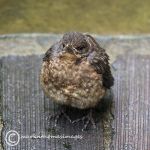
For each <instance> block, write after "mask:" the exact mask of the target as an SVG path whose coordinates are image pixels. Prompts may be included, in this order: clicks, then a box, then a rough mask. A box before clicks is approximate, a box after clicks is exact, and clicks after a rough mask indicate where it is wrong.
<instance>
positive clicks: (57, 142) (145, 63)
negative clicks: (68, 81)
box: [0, 55, 150, 150]
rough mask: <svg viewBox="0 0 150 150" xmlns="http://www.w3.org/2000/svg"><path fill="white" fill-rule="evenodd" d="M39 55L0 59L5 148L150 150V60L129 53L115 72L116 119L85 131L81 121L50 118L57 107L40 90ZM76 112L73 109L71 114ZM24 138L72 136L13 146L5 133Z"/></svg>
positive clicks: (27, 140) (118, 60) (119, 62)
mask: <svg viewBox="0 0 150 150" xmlns="http://www.w3.org/2000/svg"><path fill="white" fill-rule="evenodd" d="M41 58H42V57H41V56H37V55H34V56H24V57H19V56H18V57H17V56H8V57H3V58H1V59H0V63H1V68H0V78H1V85H2V91H1V94H2V99H3V112H2V113H3V124H4V128H3V132H2V143H3V147H4V148H5V149H6V150H9V149H10V150H32V149H36V150H103V149H108V150H109V149H110V150H149V149H150V140H149V139H150V107H149V106H150V92H149V91H150V56H140V55H125V56H120V57H118V58H117V60H116V62H115V63H114V64H113V67H114V68H115V71H114V73H113V74H114V77H115V85H114V87H113V93H114V94H113V95H114V109H113V110H114V118H115V119H114V120H113V122H112V117H111V115H110V113H107V114H106V115H105V117H104V118H103V119H102V118H100V121H99V123H97V129H95V130H93V129H92V128H90V129H89V130H87V131H81V128H82V127H83V124H82V122H81V123H77V124H75V125H72V124H71V123H69V122H68V121H66V120H65V119H64V118H61V119H60V120H59V122H58V125H57V126H56V127H55V126H54V121H53V120H51V121H49V120H48V119H47V117H48V116H49V114H52V113H55V112H57V110H58V109H59V107H58V106H57V105H56V104H53V103H52V102H51V101H50V100H49V99H48V98H47V97H45V96H44V94H43V91H42V89H41V88H40V86H39V70H40V65H41V60H42V59H41ZM70 114H71V115H76V114H74V112H73V111H71V113H70ZM10 130H16V131H17V132H18V133H19V135H20V136H33V135H34V136H42V135H43V136H44V135H45V136H50V135H53V136H55V135H56V136H58V135H59V136H71V135H79V136H80V137H82V139H71V138H66V139H65V138H61V139H57V138H51V139H48V138H30V139H29V138H28V139H25V138H23V137H22V138H21V139H20V142H19V143H18V145H17V146H13V147H11V146H9V145H8V144H7V143H6V141H5V137H6V133H7V132H8V131H10Z"/></svg>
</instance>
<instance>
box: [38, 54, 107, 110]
mask: <svg viewBox="0 0 150 150" xmlns="http://www.w3.org/2000/svg"><path fill="white" fill-rule="evenodd" d="M73 59H74V58H73V57H70V59H64V58H63V57H62V58H60V59H58V58H56V59H53V60H48V61H44V62H43V65H42V69H41V75H40V81H41V85H42V87H43V89H44V91H45V92H46V93H47V95H48V96H49V97H51V99H52V100H54V101H55V102H58V103H61V104H66V105H70V106H72V107H77V108H80V109H84V108H89V107H94V106H95V105H96V104H97V103H98V101H99V100H100V99H101V98H102V97H103V96H104V94H105V91H106V89H105V88H104V87H103V81H102V75H101V74H98V73H97V72H96V71H95V69H94V68H93V67H92V65H91V64H90V63H89V62H88V61H87V60H83V61H81V62H80V63H79V64H75V63H74V62H75V61H73Z"/></svg>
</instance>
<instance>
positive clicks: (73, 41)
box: [61, 32, 91, 58]
mask: <svg viewBox="0 0 150 150" xmlns="http://www.w3.org/2000/svg"><path fill="white" fill-rule="evenodd" d="M61 45H62V46H61V50H62V51H61V52H62V55H66V54H69V55H72V56H75V57H77V58H83V57H87V56H88V55H89V53H90V51H91V45H90V43H89V41H88V38H87V36H86V35H84V34H82V33H79V32H68V33H65V34H64V36H63V37H62V40H61Z"/></svg>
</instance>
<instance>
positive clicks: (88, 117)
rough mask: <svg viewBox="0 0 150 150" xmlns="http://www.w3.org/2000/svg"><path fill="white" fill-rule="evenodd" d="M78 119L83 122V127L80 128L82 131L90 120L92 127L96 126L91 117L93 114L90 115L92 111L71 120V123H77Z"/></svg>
mask: <svg viewBox="0 0 150 150" xmlns="http://www.w3.org/2000/svg"><path fill="white" fill-rule="evenodd" d="M79 121H83V122H84V127H83V128H82V131H84V130H85V129H87V126H88V124H89V123H90V122H91V124H92V126H93V128H94V129H95V128H96V124H95V121H94V119H93V115H92V111H90V112H89V113H88V114H87V115H86V116H84V117H82V118H79V119H76V120H74V121H72V123H77V122H79Z"/></svg>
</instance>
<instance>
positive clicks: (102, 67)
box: [40, 32, 114, 126]
mask: <svg viewBox="0 0 150 150" xmlns="http://www.w3.org/2000/svg"><path fill="white" fill-rule="evenodd" d="M40 83H41V85H42V88H43V89H44V92H45V93H46V95H47V96H48V97H50V99H51V100H53V101H54V102H56V103H59V104H62V105H67V106H70V107H75V108H78V109H87V108H94V107H95V106H96V105H97V104H98V103H99V102H100V101H101V99H102V98H103V97H104V95H105V93H106V91H107V89H110V87H111V86H113V84H114V78H113V76H112V74H111V70H110V65H109V57H108V55H107V54H106V52H105V50H104V49H103V48H101V47H100V45H99V44H98V43H97V42H96V40H95V39H94V38H93V37H92V36H91V35H88V34H82V33H79V32H68V33H65V34H64V35H63V37H62V39H61V40H60V41H58V42H57V43H55V44H54V45H52V46H51V47H50V48H49V49H48V50H47V52H46V53H45V55H44V58H43V64H42V68H41V73H40ZM62 113H63V114H65V113H64V112H60V115H61V114H62ZM65 116H66V118H69V117H68V116H67V115H66V114H65ZM57 118H58V117H57ZM85 118H86V119H88V123H89V122H91V123H92V124H93V125H94V120H93V118H92V113H91V111H90V112H89V114H88V115H87V117H84V119H85ZM86 126H87V125H86Z"/></svg>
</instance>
